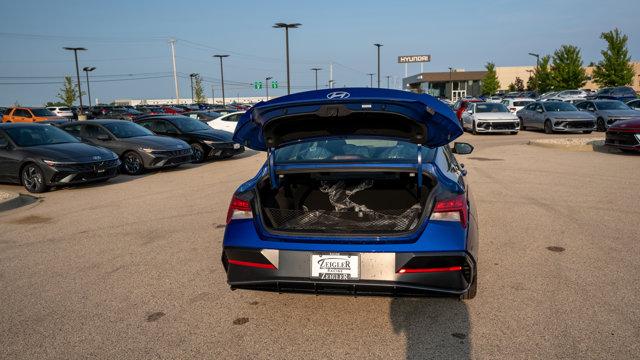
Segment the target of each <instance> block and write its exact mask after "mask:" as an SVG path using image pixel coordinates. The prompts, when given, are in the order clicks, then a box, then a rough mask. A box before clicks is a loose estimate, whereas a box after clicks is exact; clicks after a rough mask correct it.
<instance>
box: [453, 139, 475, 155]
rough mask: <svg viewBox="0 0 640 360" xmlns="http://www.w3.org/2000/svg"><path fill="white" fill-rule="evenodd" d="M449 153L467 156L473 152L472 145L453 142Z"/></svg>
mask: <svg viewBox="0 0 640 360" xmlns="http://www.w3.org/2000/svg"><path fill="white" fill-rule="evenodd" d="M451 152H453V153H454V154H458V155H468V154H471V153H472V152H473V145H471V144H469V143H464V142H454V143H453V149H451Z"/></svg>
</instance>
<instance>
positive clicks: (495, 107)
mask: <svg viewBox="0 0 640 360" xmlns="http://www.w3.org/2000/svg"><path fill="white" fill-rule="evenodd" d="M476 112H477V113H490V112H494V113H495V112H509V109H507V107H506V106H504V105H503V104H498V103H479V104H477V105H476Z"/></svg>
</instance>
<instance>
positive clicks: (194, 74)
mask: <svg viewBox="0 0 640 360" xmlns="http://www.w3.org/2000/svg"><path fill="white" fill-rule="evenodd" d="M189 76H190V77H197V76H198V74H197V73H191V74H189Z"/></svg>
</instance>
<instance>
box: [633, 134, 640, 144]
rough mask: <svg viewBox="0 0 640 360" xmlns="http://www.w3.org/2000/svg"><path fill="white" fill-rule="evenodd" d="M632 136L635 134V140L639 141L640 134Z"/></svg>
mask: <svg viewBox="0 0 640 360" xmlns="http://www.w3.org/2000/svg"><path fill="white" fill-rule="evenodd" d="M633 136H635V137H636V140H638V142H639V143H640V134H634V135H633Z"/></svg>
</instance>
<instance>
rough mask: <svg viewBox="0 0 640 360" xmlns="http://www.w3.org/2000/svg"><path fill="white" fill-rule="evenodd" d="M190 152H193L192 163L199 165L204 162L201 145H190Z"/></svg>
mask: <svg viewBox="0 0 640 360" xmlns="http://www.w3.org/2000/svg"><path fill="white" fill-rule="evenodd" d="M191 150H193V162H194V163H200V162H202V161H204V149H203V148H202V145H200V144H197V143H193V144H191Z"/></svg>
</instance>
